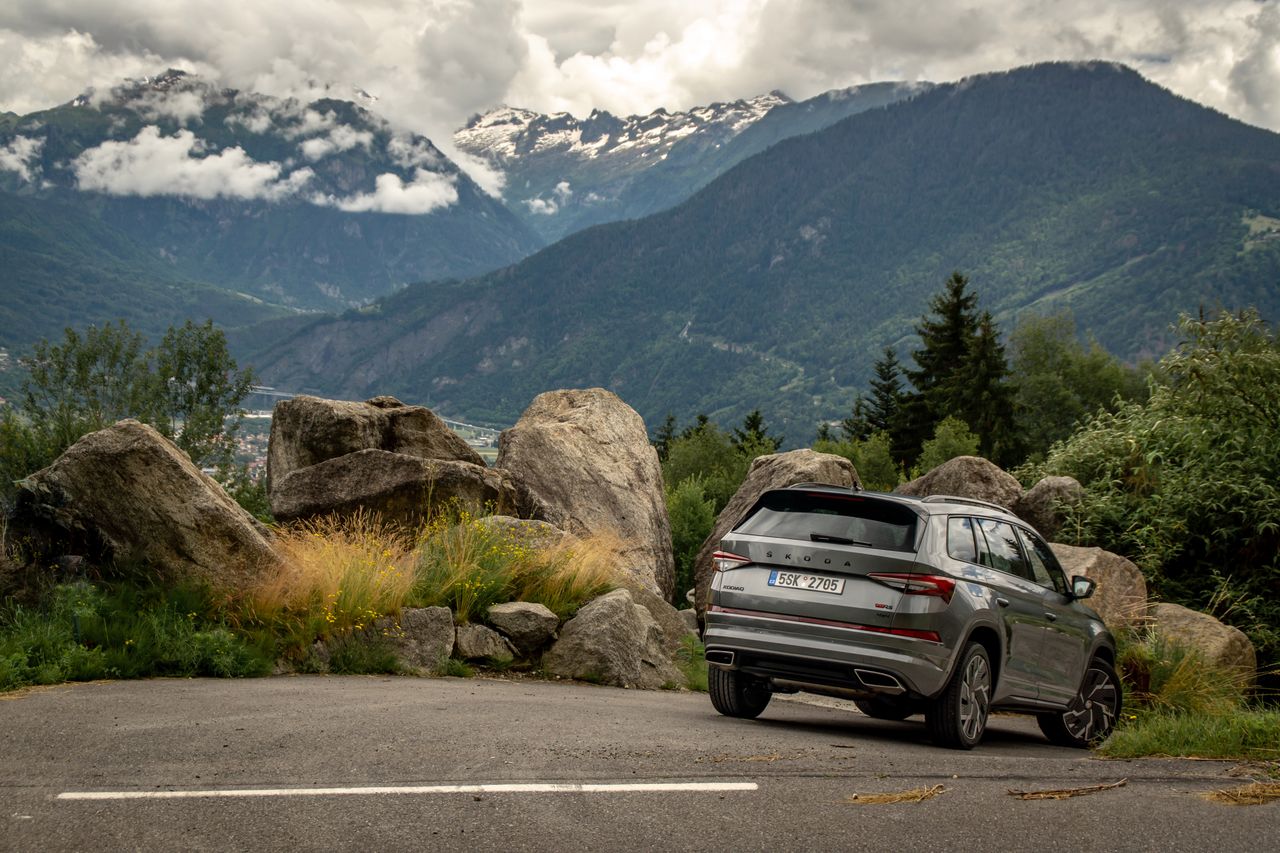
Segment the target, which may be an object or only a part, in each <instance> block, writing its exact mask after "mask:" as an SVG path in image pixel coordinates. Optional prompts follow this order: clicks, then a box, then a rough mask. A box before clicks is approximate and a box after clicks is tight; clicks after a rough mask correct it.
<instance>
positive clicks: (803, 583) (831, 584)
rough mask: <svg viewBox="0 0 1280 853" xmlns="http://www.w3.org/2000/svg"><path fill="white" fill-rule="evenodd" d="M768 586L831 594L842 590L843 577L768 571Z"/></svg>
mask: <svg viewBox="0 0 1280 853" xmlns="http://www.w3.org/2000/svg"><path fill="white" fill-rule="evenodd" d="M769 586H781V587H785V588H787V589H807V590H809V591H810V592H829V593H831V594H832V595H839V594H840V593H842V592H844V578H829V577H825V576H823V575H802V574H800V573H799V572H769Z"/></svg>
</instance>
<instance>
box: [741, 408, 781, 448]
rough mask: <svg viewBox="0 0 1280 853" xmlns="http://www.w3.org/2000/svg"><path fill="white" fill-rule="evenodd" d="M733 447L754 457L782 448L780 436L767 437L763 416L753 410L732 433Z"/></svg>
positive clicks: (767, 432)
mask: <svg viewBox="0 0 1280 853" xmlns="http://www.w3.org/2000/svg"><path fill="white" fill-rule="evenodd" d="M733 446H734V447H735V448H737V449H738V450H740V451H750V452H751V453H752V454H754V455H766V454H769V453H776V452H777V450H778V448H779V447H781V446H782V436H780V435H779V436H772V435H769V430H768V428H767V427H765V425H764V415H762V414H760V410H759V409H754V410H752V411H751V413H750V414H748V415H747V416H746V417H745V418H743V420H742V428H741V429H736V428H735V429H734V431H733Z"/></svg>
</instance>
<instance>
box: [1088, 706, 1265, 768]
mask: <svg viewBox="0 0 1280 853" xmlns="http://www.w3.org/2000/svg"><path fill="white" fill-rule="evenodd" d="M1098 751H1099V753H1101V754H1102V755H1105V756H1107V757H1108V758H1141V757H1143V756H1173V757H1181V758H1234V759H1241V760H1258V761H1269V760H1273V759H1276V758H1280V711H1271V710H1247V709H1244V708H1237V709H1236V710H1235V711H1234V712H1232V713H1230V714H1219V715H1210V714H1204V713H1187V712H1179V711H1156V712H1148V713H1139V714H1136V715H1129V717H1128V718H1127V719H1126V720H1125V721H1124V724H1123V725H1121V726H1119V727H1118V728H1117V729H1116V730H1115V732H1113V733H1112V735H1111V737H1110V738H1108V739H1107V741H1106V742H1105V743H1104V744H1102V746H1101V747H1099V749H1098Z"/></svg>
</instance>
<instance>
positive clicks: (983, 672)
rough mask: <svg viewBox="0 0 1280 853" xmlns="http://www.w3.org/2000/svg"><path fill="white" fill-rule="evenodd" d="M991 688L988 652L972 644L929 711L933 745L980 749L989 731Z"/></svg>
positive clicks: (927, 721)
mask: <svg viewBox="0 0 1280 853" xmlns="http://www.w3.org/2000/svg"><path fill="white" fill-rule="evenodd" d="M991 686H992V679H991V660H990V658H989V657H988V656H987V650H986V649H985V648H983V646H982V644H981V643H977V642H973V641H970V642H969V644H968V645H967V646H965V649H964V654H962V655H961V656H960V665H959V666H957V667H956V671H955V673H954V674H953V675H952V676H951V681H950V682H948V683H947V686H946V689H944V690H943V691H942V693H941V695H939V696H938V697H937V698H936V699H934V700H933V702H931V703H930V704H929V707H928V708H927V709H926V710H925V714H924V721H925V724H926V725H927V726H928V727H929V736H930V737H932V738H933V742H934V743H936V744H938V745H939V746H945V747H949V748H951V749H973V748H974V747H975V746H977V745H978V744H979V743H980V742H981V741H982V735H983V733H984V732H986V730H987V714H988V713H989V712H990V710H991Z"/></svg>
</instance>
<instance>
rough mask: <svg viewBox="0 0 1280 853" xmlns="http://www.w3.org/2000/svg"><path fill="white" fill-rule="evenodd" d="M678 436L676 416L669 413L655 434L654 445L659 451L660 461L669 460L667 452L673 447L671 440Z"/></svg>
mask: <svg viewBox="0 0 1280 853" xmlns="http://www.w3.org/2000/svg"><path fill="white" fill-rule="evenodd" d="M675 437H676V416H675V415H673V414H671V413H670V412H668V413H667V417H666V419H665V420H664V421H663V422H662V426H660V427H658V431H657V432H656V433H654V436H653V447H654V449H655V450H657V451H658V461H659V462H666V461H667V452H668V450H670V448H671V442H672V441H674V440H675Z"/></svg>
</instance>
